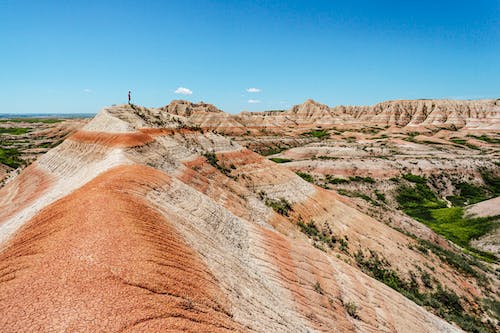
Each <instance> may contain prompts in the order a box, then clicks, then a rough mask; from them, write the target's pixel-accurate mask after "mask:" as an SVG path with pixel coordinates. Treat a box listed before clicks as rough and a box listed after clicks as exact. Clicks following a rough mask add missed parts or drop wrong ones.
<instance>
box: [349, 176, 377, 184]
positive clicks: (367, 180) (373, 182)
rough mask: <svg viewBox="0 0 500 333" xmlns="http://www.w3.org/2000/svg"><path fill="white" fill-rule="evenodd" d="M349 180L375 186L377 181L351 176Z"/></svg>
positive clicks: (370, 178)
mask: <svg viewBox="0 0 500 333" xmlns="http://www.w3.org/2000/svg"><path fill="white" fill-rule="evenodd" d="M349 180H350V181H353V182H365V183H370V184H375V179H373V178H372V177H361V176H350V177H349Z"/></svg>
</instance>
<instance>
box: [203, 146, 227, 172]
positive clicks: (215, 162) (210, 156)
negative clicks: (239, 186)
mask: <svg viewBox="0 0 500 333" xmlns="http://www.w3.org/2000/svg"><path fill="white" fill-rule="evenodd" d="M203 156H204V157H205V158H206V159H207V162H208V163H210V165H211V166H213V167H214V168H216V169H217V170H219V171H220V172H222V173H223V174H224V175H226V176H228V177H231V178H233V177H232V176H231V170H230V169H229V168H227V167H226V166H225V165H220V164H219V159H218V158H217V155H215V153H214V152H205V153H204V154H203Z"/></svg>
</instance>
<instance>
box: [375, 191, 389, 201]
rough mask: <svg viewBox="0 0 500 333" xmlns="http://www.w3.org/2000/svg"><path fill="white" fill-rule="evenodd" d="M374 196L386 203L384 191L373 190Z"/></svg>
mask: <svg viewBox="0 0 500 333" xmlns="http://www.w3.org/2000/svg"><path fill="white" fill-rule="evenodd" d="M375 196H376V197H377V199H378V200H380V201H382V202H383V203H387V199H386V198H385V194H384V193H382V192H379V191H378V190H375Z"/></svg>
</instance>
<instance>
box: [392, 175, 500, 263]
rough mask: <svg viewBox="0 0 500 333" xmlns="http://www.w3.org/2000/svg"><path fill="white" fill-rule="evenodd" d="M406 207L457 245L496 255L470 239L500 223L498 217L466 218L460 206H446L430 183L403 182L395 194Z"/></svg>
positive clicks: (480, 254) (484, 256) (485, 257)
mask: <svg viewBox="0 0 500 333" xmlns="http://www.w3.org/2000/svg"><path fill="white" fill-rule="evenodd" d="M396 200H397V201H398V203H399V205H400V207H401V208H402V209H403V211H404V212H405V213H406V214H407V215H409V216H411V217H413V218H414V219H416V220H418V221H420V222H422V223H424V224H425V225H427V226H429V227H430V228H431V229H432V230H434V231H435V232H437V233H438V234H440V235H442V236H444V237H445V238H447V239H449V240H451V241H452V242H454V243H455V244H457V245H460V246H462V247H463V248H466V249H467V250H469V251H471V252H473V253H475V255H476V256H478V257H479V258H481V259H483V260H486V261H492V260H493V261H495V257H494V255H492V254H490V253H487V252H483V251H479V250H477V249H474V248H472V247H471V246H470V245H469V243H470V241H471V240H472V239H476V238H479V237H481V236H483V235H485V234H486V233H488V232H490V231H491V230H493V229H494V228H496V227H498V225H499V222H498V219H499V217H487V218H466V217H464V210H463V208H461V207H451V208H447V207H446V204H445V203H444V202H443V201H441V200H439V199H438V198H437V197H436V195H435V194H434V192H432V191H431V189H430V188H429V187H428V186H427V185H423V184H416V185H415V186H414V187H407V186H404V185H403V186H401V187H400V188H399V193H398V195H397V196H396Z"/></svg>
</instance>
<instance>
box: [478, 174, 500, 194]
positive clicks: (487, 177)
mask: <svg viewBox="0 0 500 333" xmlns="http://www.w3.org/2000/svg"><path fill="white" fill-rule="evenodd" d="M481 177H482V178H483V181H484V183H485V185H486V188H487V189H488V190H489V191H490V192H492V193H493V195H494V196H495V197H498V196H500V177H499V176H498V174H494V173H493V172H491V171H489V170H481Z"/></svg>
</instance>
